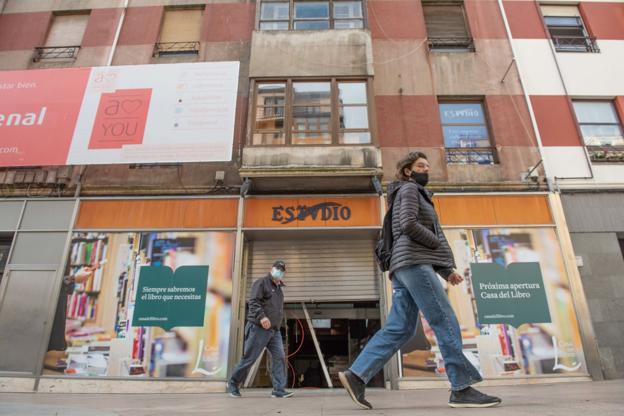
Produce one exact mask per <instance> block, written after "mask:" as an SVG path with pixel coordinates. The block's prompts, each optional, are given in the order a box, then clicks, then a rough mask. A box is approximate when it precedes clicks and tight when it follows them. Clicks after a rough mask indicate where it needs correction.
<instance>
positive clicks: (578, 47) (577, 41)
mask: <svg viewBox="0 0 624 416" xmlns="http://www.w3.org/2000/svg"><path fill="white" fill-rule="evenodd" d="M552 41H553V44H554V45H555V50H556V51H557V52H592V53H598V52H600V48H598V44H597V43H596V38H590V37H587V36H552Z"/></svg>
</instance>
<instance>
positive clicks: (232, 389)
mask: <svg viewBox="0 0 624 416" xmlns="http://www.w3.org/2000/svg"><path fill="white" fill-rule="evenodd" d="M227 392H228V394H229V395H230V396H232V397H242V395H241V392H240V390H239V389H238V386H237V385H236V384H234V383H232V382H231V381H228V383H227Z"/></svg>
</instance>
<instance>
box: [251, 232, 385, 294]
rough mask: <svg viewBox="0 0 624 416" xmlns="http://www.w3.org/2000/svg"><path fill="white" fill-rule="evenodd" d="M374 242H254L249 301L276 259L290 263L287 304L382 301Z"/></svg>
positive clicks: (286, 291)
mask: <svg viewBox="0 0 624 416" xmlns="http://www.w3.org/2000/svg"><path fill="white" fill-rule="evenodd" d="M373 244H374V243H373V241H372V240H331V241H327V240H288V241H283V240H271V241H264V240H258V241H253V242H251V243H250V253H249V259H250V262H249V265H248V269H247V298H249V292H250V289H251V284H252V283H253V281H254V280H255V279H257V278H259V277H263V276H265V275H266V274H267V273H268V272H269V271H270V270H271V265H272V264H273V261H275V260H276V259H280V260H284V261H285V262H286V281H285V283H286V288H285V290H284V294H285V300H286V301H287V302H339V301H368V300H370V301H372V300H379V286H380V281H381V277H380V274H379V272H378V271H377V267H376V265H375V261H374V258H373Z"/></svg>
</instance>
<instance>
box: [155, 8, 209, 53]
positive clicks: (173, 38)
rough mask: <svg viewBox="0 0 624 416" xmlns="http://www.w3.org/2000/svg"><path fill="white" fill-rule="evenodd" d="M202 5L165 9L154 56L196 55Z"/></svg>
mask: <svg viewBox="0 0 624 416" xmlns="http://www.w3.org/2000/svg"><path fill="white" fill-rule="evenodd" d="M203 11H204V8H203V6H189V7H185V8H172V9H165V15H164V17H163V23H162V26H161V29H160V38H159V40H158V43H156V46H155V48H154V56H167V55H197V54H199V40H200V36H201V22H202V16H203Z"/></svg>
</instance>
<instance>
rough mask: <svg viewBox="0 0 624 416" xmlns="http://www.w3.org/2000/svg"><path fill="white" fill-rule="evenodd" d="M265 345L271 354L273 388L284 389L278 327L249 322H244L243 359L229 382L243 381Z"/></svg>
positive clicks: (282, 361) (284, 360)
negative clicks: (263, 326)
mask: <svg viewBox="0 0 624 416" xmlns="http://www.w3.org/2000/svg"><path fill="white" fill-rule="evenodd" d="M265 347H266V349H267V350H269V353H270V354H271V381H272V382H273V390H275V391H284V388H285V387H286V367H285V365H286V364H285V362H286V356H285V354H284V344H283V343H282V334H281V333H280V330H279V328H271V329H264V328H262V327H261V326H258V325H255V324H252V323H251V322H247V323H246V324H245V347H244V351H243V359H242V360H241V361H240V362H239V363H238V364H237V365H236V367H234V370H233V371H232V376H231V377H230V383H232V384H234V385H236V386H239V385H240V384H241V383H242V382H243V381H245V377H247V372H248V371H249V368H250V367H251V366H252V365H253V363H255V362H256V360H257V359H258V357H259V356H260V354H261V353H262V350H264V348H265Z"/></svg>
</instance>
